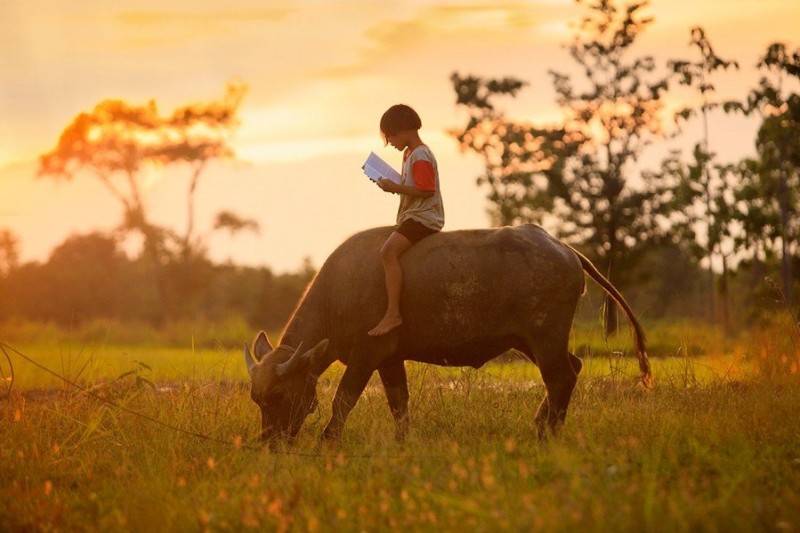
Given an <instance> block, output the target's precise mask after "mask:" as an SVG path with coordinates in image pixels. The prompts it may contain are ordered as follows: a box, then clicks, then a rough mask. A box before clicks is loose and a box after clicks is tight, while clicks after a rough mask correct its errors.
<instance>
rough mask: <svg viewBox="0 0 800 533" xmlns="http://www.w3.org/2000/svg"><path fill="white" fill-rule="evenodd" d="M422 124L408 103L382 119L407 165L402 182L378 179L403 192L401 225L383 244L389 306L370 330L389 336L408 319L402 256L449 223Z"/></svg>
mask: <svg viewBox="0 0 800 533" xmlns="http://www.w3.org/2000/svg"><path fill="white" fill-rule="evenodd" d="M421 127H422V121H421V120H420V118H419V115H418V114H417V112H416V111H414V110H413V109H412V108H411V107H409V106H407V105H403V104H398V105H394V106H392V107H390V108H389V109H388V110H387V111H386V112H385V113H384V114H383V116H382V117H381V123H380V128H381V136H382V137H383V140H384V143H386V144H391V145H392V146H394V147H395V148H396V149H397V150H400V151H402V152H403V169H402V172H401V176H402V179H401V182H400V185H397V184H395V183H393V182H391V181H389V180H387V179H383V178H381V179H379V180H378V181H377V184H378V186H379V187H380V188H381V189H383V190H384V191H386V192H391V193H396V194H399V195H400V207H399V209H398V210H397V225H396V226H395V229H394V231H393V232H392V234H391V235H389V238H388V239H386V242H385V243H384V244H383V246H382V247H381V262H382V263H383V271H384V275H385V276H386V293H387V295H388V297H389V304H388V306H387V308H386V314H385V315H384V316H383V318H382V319H381V321H380V322H378V324H377V325H376V326H375V327H374V328H372V329H371V330H370V331H369V332H368V333H367V334H368V335H371V336H378V335H384V334H386V333H388V332H390V331H392V330H393V329H394V328H396V327H398V326H400V325H401V324H402V323H403V317H402V316H401V315H400V290H401V288H402V286H403V271H402V269H401V268H400V260H399V258H400V255H401V254H402V253H403V252H405V251H406V250H408V249H409V248H411V246H413V245H414V244H415V243H417V242H419V241H421V240H422V239H424V238H425V237H427V236H428V235H432V234H434V233H437V232H439V231H441V229H442V227H443V226H444V206H443V205H442V195H441V192H440V189H439V170H438V168H437V166H436V159H435V158H434V156H433V153H432V152H431V150H430V148H428V147H427V146H426V145H425V144H424V143H423V142H422V140H421V139H420V137H419V129H420V128H421Z"/></svg>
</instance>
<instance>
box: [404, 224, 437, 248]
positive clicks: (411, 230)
mask: <svg viewBox="0 0 800 533" xmlns="http://www.w3.org/2000/svg"><path fill="white" fill-rule="evenodd" d="M394 230H395V231H396V232H397V233H399V234H400V235H402V236H403V237H405V238H406V239H408V240H409V241H411V244H416V243H418V242H419V241H421V240H422V239H424V238H425V237H427V236H428V235H433V234H434V233H439V230H435V229H431V228H429V227H428V226H426V225H424V224H422V223H420V222H417V221H416V220H413V219H411V218H409V219H406V220H404V221H403V222H402V223H401V224H399V225H398V226H395V228H394Z"/></svg>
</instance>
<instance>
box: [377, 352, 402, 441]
mask: <svg viewBox="0 0 800 533" xmlns="http://www.w3.org/2000/svg"><path fill="white" fill-rule="evenodd" d="M378 373H379V374H380V376H381V381H382V382H383V388H384V390H385V391H386V400H387V401H388V402H389V409H390V410H391V411H392V416H393V417H394V422H395V436H396V438H397V440H403V439H404V438H405V437H406V434H407V433H408V425H409V421H408V378H407V377H406V367H405V365H404V364H403V361H392V362H391V363H386V364H384V365H383V366H381V367H380V368H378Z"/></svg>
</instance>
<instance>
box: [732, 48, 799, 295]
mask: <svg viewBox="0 0 800 533" xmlns="http://www.w3.org/2000/svg"><path fill="white" fill-rule="evenodd" d="M757 66H758V67H759V68H760V69H762V70H763V71H765V73H764V75H763V76H762V78H761V80H760V82H759V86H758V87H757V88H755V89H753V90H752V91H751V92H750V95H749V96H748V100H747V103H746V108H745V111H746V112H747V113H754V112H757V113H759V114H760V116H761V117H762V120H763V122H762V124H761V127H760V128H759V131H758V135H757V139H756V147H757V149H758V153H759V157H760V159H761V162H760V163H761V171H760V172H758V173H757V174H755V176H757V177H758V178H760V179H762V180H765V181H769V182H772V183H771V184H764V186H763V187H764V188H768V189H772V190H773V191H774V193H775V197H774V198H775V201H776V203H777V208H778V211H779V213H780V226H779V227H780V241H781V277H782V280H783V287H784V293H785V298H786V302H787V303H788V304H789V305H791V304H792V303H793V300H794V291H793V281H794V275H793V267H792V259H793V257H794V256H795V255H796V253H797V252H796V248H797V242H796V240H797V235H798V234H800V228H799V227H798V225H800V220H799V218H800V216H799V215H800V145H798V142H797V132H798V131H800V94H798V93H796V92H793V93H789V94H786V90H785V86H786V85H787V84H788V82H789V81H794V82H795V86H796V83H797V82H798V81H800V49H797V50H795V51H794V52H791V53H790V52H789V51H788V50H787V48H786V45H784V44H782V43H775V44H772V45H770V46H769V47H768V48H767V51H766V53H765V54H764V56H763V57H762V58H761V59H760V60H759V62H758V64H757ZM787 78H788V79H787Z"/></svg>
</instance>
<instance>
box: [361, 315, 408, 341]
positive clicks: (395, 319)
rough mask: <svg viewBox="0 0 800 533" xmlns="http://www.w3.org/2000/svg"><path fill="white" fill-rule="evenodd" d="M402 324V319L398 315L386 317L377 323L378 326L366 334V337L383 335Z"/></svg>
mask: <svg viewBox="0 0 800 533" xmlns="http://www.w3.org/2000/svg"><path fill="white" fill-rule="evenodd" d="M402 323H403V318H402V317H401V316H400V315H394V316H389V315H386V316H384V317H383V319H382V320H381V321H380V322H378V325H377V326H375V327H374V328H372V329H371V330H369V331H368V332H367V335H370V336H372V337H378V336H380V335H385V334H387V333H389V332H390V331H392V330H393V329H394V328H396V327H398V326H399V325H400V324H402Z"/></svg>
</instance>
